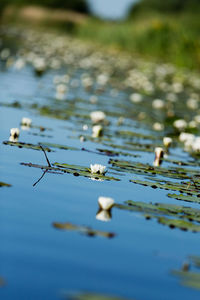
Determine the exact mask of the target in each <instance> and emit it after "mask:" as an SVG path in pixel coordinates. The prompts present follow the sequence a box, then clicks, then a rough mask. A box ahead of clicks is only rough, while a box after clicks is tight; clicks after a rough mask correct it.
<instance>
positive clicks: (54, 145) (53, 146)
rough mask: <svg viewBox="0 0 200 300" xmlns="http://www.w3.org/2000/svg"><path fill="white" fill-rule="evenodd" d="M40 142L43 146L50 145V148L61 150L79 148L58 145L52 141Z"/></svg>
mask: <svg viewBox="0 0 200 300" xmlns="http://www.w3.org/2000/svg"><path fill="white" fill-rule="evenodd" d="M39 144H42V145H44V146H47V147H50V148H57V149H61V150H80V149H78V148H76V147H71V146H66V145H60V144H54V143H46V142H45V143H39Z"/></svg>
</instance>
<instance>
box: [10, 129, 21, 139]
mask: <svg viewBox="0 0 200 300" xmlns="http://www.w3.org/2000/svg"><path fill="white" fill-rule="evenodd" d="M19 132H20V131H19V128H11V129H10V137H12V138H13V139H17V138H18V137H19Z"/></svg>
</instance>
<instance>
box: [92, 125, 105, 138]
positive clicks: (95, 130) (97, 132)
mask: <svg viewBox="0 0 200 300" xmlns="http://www.w3.org/2000/svg"><path fill="white" fill-rule="evenodd" d="M102 132H103V127H102V126H101V125H94V126H93V127H92V137H93V138H97V137H100V136H101V135H102Z"/></svg>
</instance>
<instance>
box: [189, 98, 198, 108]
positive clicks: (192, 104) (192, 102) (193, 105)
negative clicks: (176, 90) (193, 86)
mask: <svg viewBox="0 0 200 300" xmlns="http://www.w3.org/2000/svg"><path fill="white" fill-rule="evenodd" d="M186 105H187V107H188V108H190V109H192V110H196V109H198V107H199V104H198V100H196V99H192V98H191V99H188V100H187V102H186Z"/></svg>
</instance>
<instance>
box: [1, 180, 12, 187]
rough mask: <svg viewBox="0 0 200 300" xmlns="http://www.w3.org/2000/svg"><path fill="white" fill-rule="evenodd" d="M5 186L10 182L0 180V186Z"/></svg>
mask: <svg viewBox="0 0 200 300" xmlns="http://www.w3.org/2000/svg"><path fill="white" fill-rule="evenodd" d="M3 186H7V187H10V186H11V184H9V183H5V182H2V181H0V187H3Z"/></svg>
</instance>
